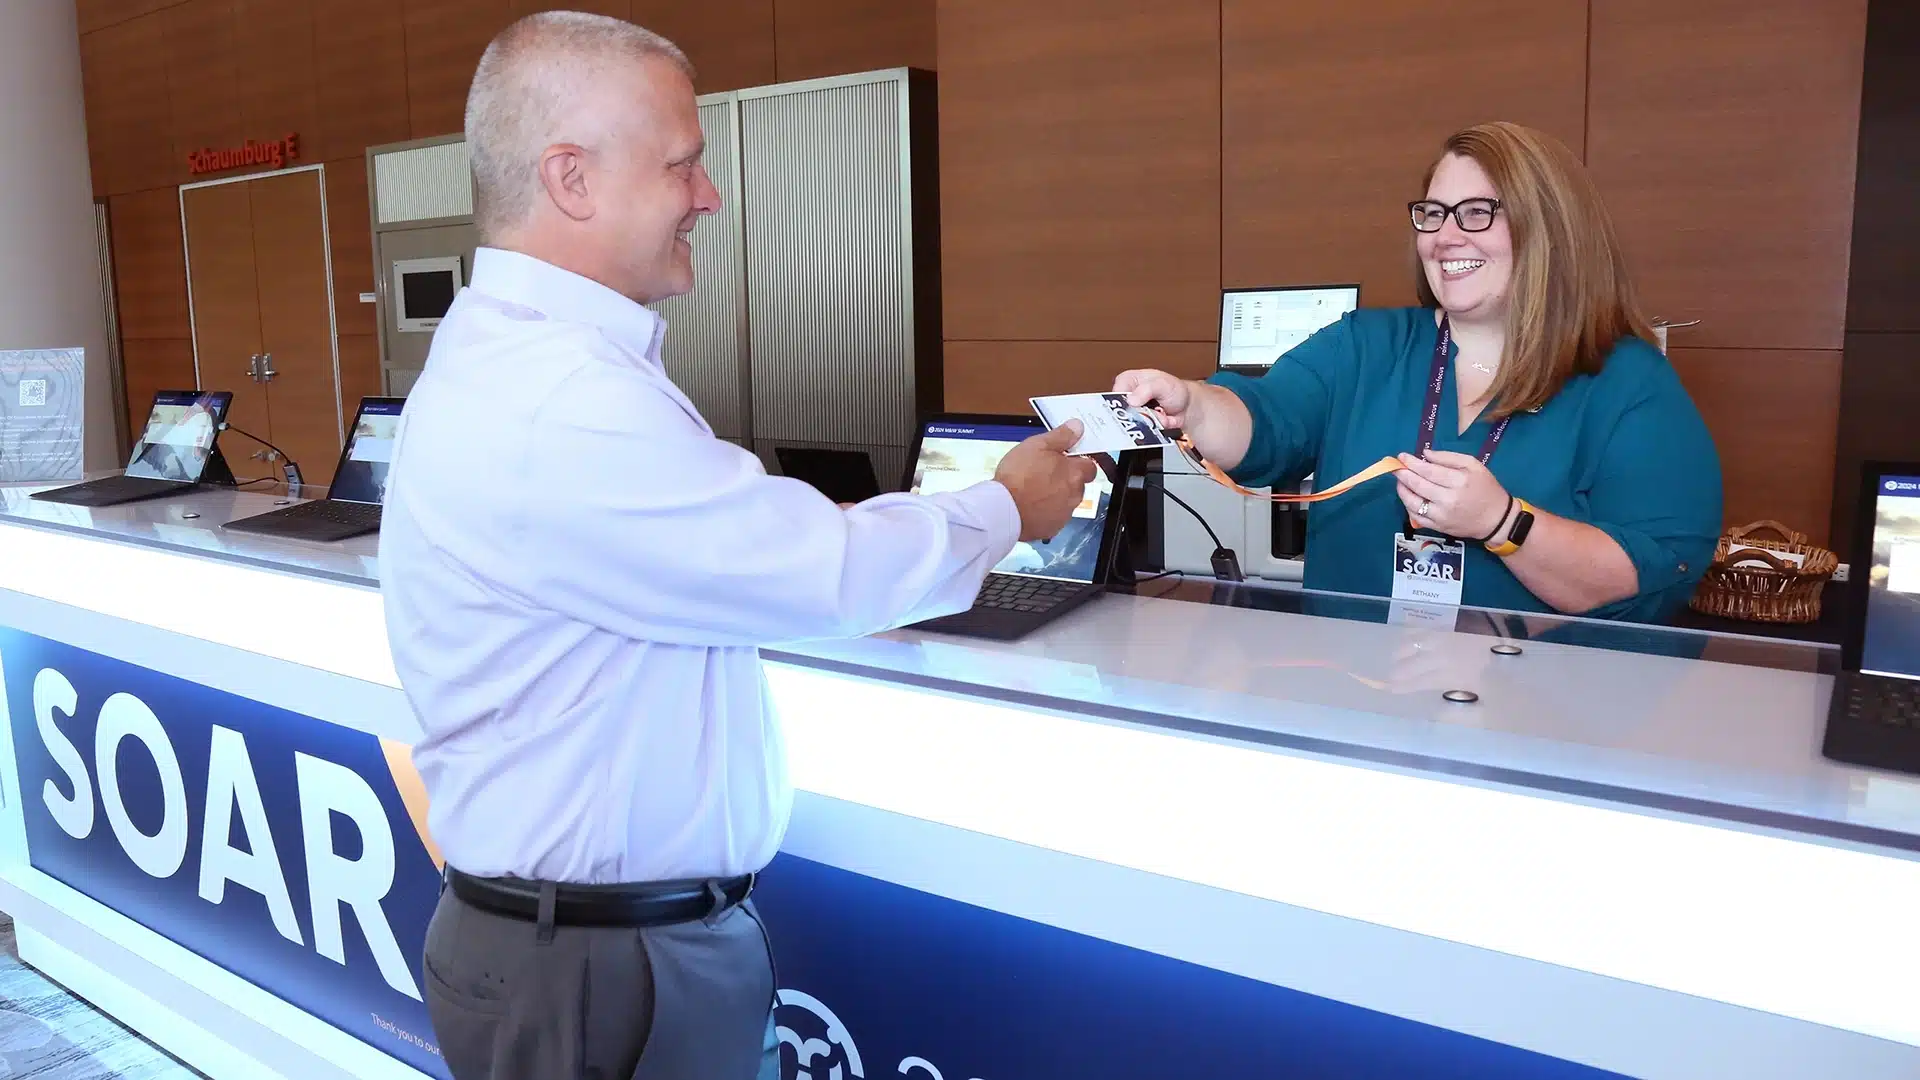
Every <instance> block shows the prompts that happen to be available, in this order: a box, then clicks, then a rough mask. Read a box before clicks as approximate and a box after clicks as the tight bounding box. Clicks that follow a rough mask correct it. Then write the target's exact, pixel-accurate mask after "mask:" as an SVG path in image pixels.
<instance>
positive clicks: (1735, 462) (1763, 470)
mask: <svg viewBox="0 0 1920 1080" xmlns="http://www.w3.org/2000/svg"><path fill="white" fill-rule="evenodd" d="M1670 355H1671V357H1672V360H1673V366H1674V369H1675V370H1677V371H1678V372H1679V373H1680V378H1681V381H1682V382H1684V383H1685V384H1686V387H1687V392H1688V393H1689V394H1691V395H1692V396H1693V401H1694V404H1695V405H1696V406H1698V407H1699V409H1700V414H1701V416H1703V417H1705V418H1706V421H1707V426H1708V428H1710V429H1711V430H1712V431H1713V439H1714V442H1715V444H1717V445H1718V447H1719V449H1720V467H1721V472H1722V474H1723V475H1724V479H1725V485H1726V518H1727V523H1728V524H1730V525H1744V524H1746V523H1748V522H1750V521H1757V520H1760V519H1762V518H1772V519H1774V520H1776V521H1780V522H1782V523H1784V524H1786V525H1788V526H1790V527H1792V528H1795V529H1799V530H1800V531H1802V532H1804V533H1806V534H1807V535H1808V536H1809V537H1811V538H1812V539H1813V541H1814V542H1815V543H1825V542H1826V540H1827V523H1828V510H1829V508H1830V507H1831V505H1832V497H1833V492H1832V488H1833V455H1834V428H1833V417H1834V414H1835V412H1836V411H1837V410H1838V408H1839V403H1840V353H1839V352H1838V351H1825V350H1788V349H1678V348H1676V349H1673V350H1671V353H1670Z"/></svg>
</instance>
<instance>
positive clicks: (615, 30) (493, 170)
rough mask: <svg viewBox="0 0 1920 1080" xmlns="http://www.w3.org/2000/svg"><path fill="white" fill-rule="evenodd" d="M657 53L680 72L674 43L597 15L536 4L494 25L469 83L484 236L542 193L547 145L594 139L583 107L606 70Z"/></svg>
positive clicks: (477, 216) (599, 136)
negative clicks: (495, 31)
mask: <svg viewBox="0 0 1920 1080" xmlns="http://www.w3.org/2000/svg"><path fill="white" fill-rule="evenodd" d="M655 56H657V57H663V58H665V59H667V60H669V61H671V62H672V63H674V64H675V65H676V66H678V67H679V68H680V70H682V71H684V72H686V74H687V77H688V78H692V77H693V65H692V64H691V63H690V62H689V61H688V60H687V56H686V54H685V53H683V52H681V51H680V48H679V46H677V45H675V44H674V43H673V42H671V41H668V40H667V39H666V38H664V37H661V36H660V35H659V34H656V33H654V32H653V31H651V30H646V29H643V28H641V27H638V26H635V25H633V24H632V23H630V22H623V21H621V20H619V19H615V18H610V17H608V16H605V15H589V14H585V13H583V12H578V11H543V12H541V13H539V14H537V15H528V16H527V17H525V18H523V19H520V20H518V21H517V22H515V23H514V24H513V25H512V26H509V27H507V28H506V29H505V30H502V31H501V32H500V34H499V36H498V37H495V38H494V39H493V41H492V42H491V43H490V44H488V45H487V51H486V52H485V53H483V54H481V57H480V66H479V67H478V68H477V69H475V71H474V73H473V85H472V87H471V88H469V89H468V91H467V118H466V135H467V153H468V155H469V157H470V158H471V159H472V162H473V188H474V199H473V212H474V220H475V223H476V224H477V225H478V226H479V228H480V237H481V240H482V242H486V241H488V240H490V239H491V238H493V237H496V236H498V235H499V234H500V233H501V232H502V231H504V230H507V229H511V228H512V227H513V226H515V225H517V224H519V223H520V222H521V221H523V220H525V219H526V216H527V212H528V210H529V209H531V208H532V206H533V201H534V198H535V197H536V196H537V195H538V194H539V191H540V173H539V167H540V155H541V153H542V152H544V151H545V150H546V148H547V147H549V146H552V145H554V144H555V143H577V144H579V145H581V146H586V147H589V148H591V147H594V146H597V145H598V144H599V143H600V142H601V141H602V140H603V139H604V138H605V137H606V136H607V135H608V134H609V132H608V131H607V130H605V129H604V128H596V127H594V125H604V124H605V123H606V122H607V118H606V117H595V116H592V115H590V114H589V113H588V112H587V110H584V109H582V108H581V104H582V102H583V100H584V99H585V97H586V92H587V91H588V89H589V88H590V87H592V86H593V85H594V82H595V80H596V79H597V78H598V77H599V76H600V75H602V74H603V73H604V72H606V71H607V70H608V69H609V68H611V67H613V66H615V65H618V64H621V63H630V62H635V61H640V60H644V59H646V58H648V57H655Z"/></svg>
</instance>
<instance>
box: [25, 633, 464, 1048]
mask: <svg viewBox="0 0 1920 1080" xmlns="http://www.w3.org/2000/svg"><path fill="white" fill-rule="evenodd" d="M0 678H4V680H5V684H6V695H7V698H6V701H7V712H8V715H9V717H10V721H11V726H12V732H13V745H14V754H15V757H16V759H17V761H18V767H19V775H20V792H21V797H22V802H23V804H24V805H23V807H22V813H23V816H24V818H25V822H26V832H27V847H28V853H29V859H30V861H31V863H32V865H33V867H34V868H35V869H37V870H40V871H41V872H43V873H45V874H47V875H49V876H51V877H53V878H56V879H58V880H60V881H62V882H64V883H66V884H67V885H69V886H72V887H73V888H75V889H77V890H79V891H80V892H83V893H85V894H87V895H88V896H91V897H93V898H95V899H97V900H99V901H100V902H101V903H103V904H105V905H107V906H108V907H111V908H113V909H114V910H116V911H119V912H121V913H123V914H125V915H126V916H128V917H129V918H132V919H134V920H136V921H138V922H140V923H141V924H142V925H145V926H147V927H148V928H150V929H152V930H154V931H155V932H157V933H159V934H162V935H164V936H166V937H167V938H170V939H171V940H173V941H175V942H177V943H179V944H180V945H182V946H184V947H186V948H188V949H191V950H192V951H194V952H195V953H198V954H199V955H201V956H204V957H206V958H207V959H208V960H210V961H212V962H213V963H216V964H218V965H220V966H221V967H223V968H226V969H227V970H229V971H232V972H233V973H235V974H237V975H239V976H241V977H242V978H245V979H247V980H248V981H250V982H253V983H255V984H256V985H258V986H260V987H261V988H263V989H265V990H267V991H268V992H270V993H272V994H274V995H275V996H277V997H280V998H283V999H285V1000H286V1001H289V1002H291V1003H293V1004H295V1005H297V1006H299V1007H300V1008H302V1009H305V1010H306V1011H308V1012H311V1013H313V1014H314V1015H315V1016H318V1017H320V1018H321V1019H323V1020H326V1021H327V1022H329V1023H331V1024H333V1025H335V1026H336V1027H339V1028H341V1029H343V1030H345V1031H348V1032H351V1033H352V1034H354V1035H356V1036H358V1037H359V1038H361V1039H363V1040H365V1041H366V1042H367V1043H369V1044H371V1045H373V1046H376V1047H378V1048H380V1049H381V1050H384V1051H386V1052H387V1053H390V1054H392V1055H393V1056H395V1057H397V1058H399V1059H401V1060H402V1061H405V1062H406V1063H407V1064H409V1065H411V1066H413V1067H414V1068H417V1069H420V1070H422V1071H423V1072H426V1073H428V1074H430V1075H434V1076H446V1075H448V1074H447V1071H446V1066H445V1064H444V1063H443V1062H442V1061H441V1058H440V1055H439V1052H438V1049H437V1047H436V1046H435V1045H434V1038H433V1029H432V1026H431V1023H430V1021H429V1020H428V1017H427V1010H426V1006H425V1004H424V1003H423V1001H422V999H421V973H420V955H421V951H422V946H423V944H424V939H425V934H426V927H427V922H428V920H429V919H430V918H431V917H432V914H433V907H434V903H435V901H436V900H437V899H438V893H439V883H440V879H439V875H438V873H437V872H436V870H435V869H434V864H433V861H432V859H431V857H430V856H429V855H428V852H427V849H426V846H425V843H424V842H423V841H422V839H421V838H420V836H419V835H418V833H417V832H416V830H415V828H414V825H413V823H412V820H411V818H410V817H409V815H408V812H407V807H406V806H405V804H404V802H403V800H402V797H401V795H400V791H399V789H398V787H397V784H396V782H395V781H394V779H393V774H392V771H391V767H390V765H389V763H388V759H387V756H386V755H385V753H384V752H383V750H382V747H381V744H380V740H379V739H378V738H377V737H375V736H373V735H370V734H366V733H364V732H358V731H353V730H350V729H347V728H341V727H337V726H335V725H333V724H328V723H325V722H322V721H319V720H315V719H313V718H312V717H307V716H301V715H299V714H297V713H291V712H287V711H285V710H282V709H276V708H273V707H271V706H268V705H264V704H261V703H260V702H257V701H252V700H249V699H246V698H241V697H236V696H234V695H232V694H227V693H223V692H221V691H218V690H213V689H210V688H208V687H205V686H200V685H198V684H196V683H191V682H187V681H184V680H181V679H176V678H173V677H171V676H167V675H163V674H160V673H158V672H154V671H149V670H147V669H145V668H140V667H136V666H134V665H131V664H126V663H122V662H120V661H118V660H113V659H110V658H108V657H104V656H99V655H97V654H94V653H90V652H85V651H82V650H80V649H75V648H72V647H71V646H67V645H63V644H60V643H59V642H54V641H49V640H46V639H44V638H40V637H35V636H33V635H30V634H25V633H20V632H18V631H14V630H9V629H5V628H0Z"/></svg>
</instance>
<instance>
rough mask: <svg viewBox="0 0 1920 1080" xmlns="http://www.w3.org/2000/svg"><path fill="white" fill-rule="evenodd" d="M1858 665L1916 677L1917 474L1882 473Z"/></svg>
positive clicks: (1919, 625) (1919, 656)
mask: <svg viewBox="0 0 1920 1080" xmlns="http://www.w3.org/2000/svg"><path fill="white" fill-rule="evenodd" d="M1860 669H1861V670H1862V671H1865V672H1868V673H1870V674H1874V675H1894V676H1898V677H1900V678H1905V679H1920V476H1883V477H1881V478H1880V485H1879V495H1878V497H1877V498H1876V499H1875V502H1874V525H1873V565H1872V566H1871V567H1869V568H1868V570H1867V631H1866V635H1865V640H1864V641H1863V642H1862V645H1861V650H1860Z"/></svg>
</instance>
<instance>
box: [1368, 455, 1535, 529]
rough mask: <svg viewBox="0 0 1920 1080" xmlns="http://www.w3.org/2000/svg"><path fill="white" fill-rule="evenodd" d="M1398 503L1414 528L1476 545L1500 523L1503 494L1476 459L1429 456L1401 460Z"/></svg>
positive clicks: (1505, 500) (1505, 501) (1504, 510)
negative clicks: (1473, 542) (1408, 516)
mask: <svg viewBox="0 0 1920 1080" xmlns="http://www.w3.org/2000/svg"><path fill="white" fill-rule="evenodd" d="M1400 463H1401V464H1402V465H1405V466H1406V468H1405V469H1402V470H1401V471H1400V472H1399V473H1397V474H1395V475H1396V476H1398V478H1399V484H1400V501H1401V502H1403V503H1405V504H1406V506H1407V513H1408V515H1410V516H1411V517H1412V518H1413V523H1414V525H1415V526H1417V527H1419V528H1422V529H1434V530H1437V531H1439V532H1443V533H1445V534H1447V535H1448V536H1455V537H1460V538H1463V539H1467V540H1479V539H1481V538H1482V537H1487V536H1491V535H1492V534H1493V532H1494V531H1495V530H1496V529H1498V528H1500V527H1501V526H1502V525H1503V524H1505V523H1506V519H1507V504H1508V501H1509V500H1508V498H1507V489H1506V488H1503V487H1501V486H1500V481H1498V480H1496V479H1494V477H1493V474H1492V473H1491V472H1488V471H1487V467H1486V466H1485V465H1482V464H1480V459H1479V458H1476V457H1471V456H1469V455H1467V454H1456V453H1452V452H1451V451H1447V450H1429V451H1427V456H1426V458H1425V459H1421V458H1417V457H1414V456H1413V455H1412V454H1401V455H1400Z"/></svg>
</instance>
